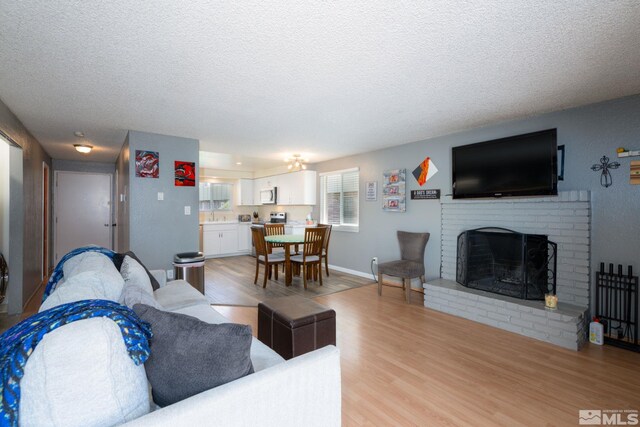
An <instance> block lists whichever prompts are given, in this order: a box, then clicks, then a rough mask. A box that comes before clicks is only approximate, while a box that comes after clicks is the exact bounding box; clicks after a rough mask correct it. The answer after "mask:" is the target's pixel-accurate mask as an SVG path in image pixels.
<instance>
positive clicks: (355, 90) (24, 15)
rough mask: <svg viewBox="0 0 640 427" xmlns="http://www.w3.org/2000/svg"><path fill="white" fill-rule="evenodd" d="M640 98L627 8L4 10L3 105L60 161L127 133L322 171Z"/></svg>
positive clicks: (546, 2) (0, 29)
mask: <svg viewBox="0 0 640 427" xmlns="http://www.w3.org/2000/svg"><path fill="white" fill-rule="evenodd" d="M636 93H640V1H635V0H630V1H602V0H580V1H573V0H570V1H559V0H537V1H529V2H525V1H522V0H511V1H504V0H468V1H451V0H433V1H423V0H421V1H400V2H395V1H387V0H351V1H322V2H320V1H318V2H311V1H308V2H300V1H293V0H292V1H283V0H277V1H257V0H248V1H233V2H232V1H229V2H212V1H204V0H193V1H188V2H176V1H174V0H164V1H130V0H115V1H106V2H97V1H85V0H77V1H69V0H67V1H49V0H41V1H34V0H31V1H29V0H26V1H2V3H1V5H0V98H1V99H2V100H3V101H4V102H5V104H7V105H8V106H9V108H10V109H11V110H12V111H13V112H14V113H15V114H16V115H17V116H18V117H19V118H20V119H21V120H22V122H23V123H24V124H25V126H26V127H27V128H28V129H29V130H30V131H31V132H32V133H33V134H34V135H35V136H36V137H37V138H38V139H39V140H40V141H41V142H42V143H43V145H44V147H45V149H46V150H47V151H48V152H49V153H50V154H51V155H52V156H53V157H54V158H60V159H74V158H75V159H78V158H84V159H87V158H90V159H91V160H94V161H114V160H115V158H116V157H117V153H118V152H119V150H120V147H121V145H122V142H123V140H124V137H125V134H126V130H127V129H135V130H140V131H146V132H155V133H161V134H169V135H178V136H183V137H189V138H197V139H199V140H200V141H201V150H206V151H211V152H219V153H228V154H231V155H233V156H234V157H232V158H231V159H232V160H235V161H237V159H242V158H251V159H253V161H254V163H252V164H255V165H257V166H255V167H258V166H260V165H262V166H267V165H268V164H269V161H271V162H272V164H281V163H282V159H283V157H285V155H286V154H291V153H302V154H304V155H305V156H306V157H308V158H309V159H310V160H311V161H312V162H315V161H321V160H326V159H330V158H335V157H340V156H344V155H349V154H354V153H358V152H364V151H371V150H375V149H379V148H383V147H388V146H393V145H399V144H403V143H407V142H411V141H416V140H420V139H424V138H428V137H432V136H436V135H442V134H447V133H451V132H455V131H459V130H463V129H469V128H472V127H477V126H481V125H486V124H489V123H495V122H498V121H503V120H508V119H514V118H518V117H524V116H529V115H532V114H537V113H540V112H546V111H552V110H558V109H563V108H568V107H573V106H577V105H583V104H588V103H592V102H597V101H602V100H606V99H612V98H617V97H620V96H625V95H631V94H636ZM75 130H82V131H84V132H85V134H86V138H87V140H88V141H90V142H91V143H92V144H93V145H95V146H96V148H97V149H96V151H95V152H94V153H92V154H91V155H90V157H83V156H81V155H79V154H76V153H75V152H74V151H73V150H72V149H71V145H70V144H71V143H74V142H79V140H78V139H77V138H75V137H74V136H73V131H75ZM256 159H258V160H259V161H257V160H256ZM260 161H261V162H262V163H260Z"/></svg>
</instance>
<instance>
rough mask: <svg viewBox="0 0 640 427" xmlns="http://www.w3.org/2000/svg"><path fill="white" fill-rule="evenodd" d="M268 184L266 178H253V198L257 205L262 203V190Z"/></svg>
mask: <svg viewBox="0 0 640 427" xmlns="http://www.w3.org/2000/svg"><path fill="white" fill-rule="evenodd" d="M266 185H267V179H266V178H257V179H254V180H253V200H254V201H255V203H256V205H261V204H262V203H260V190H263V189H264V188H265V186H266Z"/></svg>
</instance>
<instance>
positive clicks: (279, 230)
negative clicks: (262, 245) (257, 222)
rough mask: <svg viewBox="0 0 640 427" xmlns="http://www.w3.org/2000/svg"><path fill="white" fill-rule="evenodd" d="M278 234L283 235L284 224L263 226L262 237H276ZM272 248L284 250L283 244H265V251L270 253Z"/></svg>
mask: <svg viewBox="0 0 640 427" xmlns="http://www.w3.org/2000/svg"><path fill="white" fill-rule="evenodd" d="M279 234H284V224H265V225H264V235H265V236H276V235H279ZM273 248H284V244H282V243H267V249H269V250H270V251H272V250H273Z"/></svg>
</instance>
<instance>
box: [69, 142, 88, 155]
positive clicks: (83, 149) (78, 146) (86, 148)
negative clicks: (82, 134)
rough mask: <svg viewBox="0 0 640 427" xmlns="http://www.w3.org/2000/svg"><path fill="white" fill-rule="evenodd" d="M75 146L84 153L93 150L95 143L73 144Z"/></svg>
mask: <svg viewBox="0 0 640 427" xmlns="http://www.w3.org/2000/svg"><path fill="white" fill-rule="evenodd" d="M73 146H74V147H75V148H76V151H78V152H79V153H82V154H89V153H90V152H91V150H93V145H87V144H73Z"/></svg>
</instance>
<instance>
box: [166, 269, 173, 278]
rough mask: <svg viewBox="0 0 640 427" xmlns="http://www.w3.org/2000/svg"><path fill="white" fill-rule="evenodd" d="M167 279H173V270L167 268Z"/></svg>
mask: <svg viewBox="0 0 640 427" xmlns="http://www.w3.org/2000/svg"><path fill="white" fill-rule="evenodd" d="M167 279H173V270H167Z"/></svg>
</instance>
